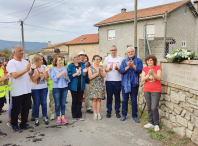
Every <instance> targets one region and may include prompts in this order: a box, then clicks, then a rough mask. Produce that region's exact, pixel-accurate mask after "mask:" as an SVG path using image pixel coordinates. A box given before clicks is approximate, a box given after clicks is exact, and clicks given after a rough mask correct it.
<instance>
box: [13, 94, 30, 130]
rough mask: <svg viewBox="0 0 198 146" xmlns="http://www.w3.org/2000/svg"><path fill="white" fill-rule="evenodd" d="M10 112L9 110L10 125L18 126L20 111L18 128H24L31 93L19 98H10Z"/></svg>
mask: <svg viewBox="0 0 198 146" xmlns="http://www.w3.org/2000/svg"><path fill="white" fill-rule="evenodd" d="M12 105H13V106H12V110H11V124H12V126H16V125H17V124H18V116H19V112H20V110H21V124H20V127H21V128H23V127H25V126H26V122H27V119H28V114H29V109H30V106H31V93H28V94H23V95H20V96H12Z"/></svg>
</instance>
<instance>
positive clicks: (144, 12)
mask: <svg viewBox="0 0 198 146" xmlns="http://www.w3.org/2000/svg"><path fill="white" fill-rule="evenodd" d="M196 1H198V0H196ZM188 2H190V0H183V1H179V2H174V3H169V4H165V5H160V6H155V7H151V8H146V9H140V10H138V12H137V17H138V18H145V17H150V16H157V15H162V14H165V12H168V13H170V12H172V11H173V10H175V9H177V8H179V7H180V6H182V5H184V4H186V3H188ZM131 19H134V11H130V12H125V13H119V14H117V15H115V16H113V17H110V18H108V19H106V20H103V21H101V22H99V23H96V24H95V25H94V26H98V25H101V24H106V23H112V22H117V21H124V20H131Z"/></svg>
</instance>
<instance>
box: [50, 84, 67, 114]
mask: <svg viewBox="0 0 198 146" xmlns="http://www.w3.org/2000/svg"><path fill="white" fill-rule="evenodd" d="M67 92H68V87H65V88H53V96H54V101H55V112H56V117H59V116H60V108H61V115H62V116H63V115H65V104H66V98H67Z"/></svg>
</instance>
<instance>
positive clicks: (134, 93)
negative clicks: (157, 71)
mask: <svg viewBox="0 0 198 146" xmlns="http://www.w3.org/2000/svg"><path fill="white" fill-rule="evenodd" d="M138 88H139V86H137V87H131V92H130V93H125V90H124V86H122V115H123V116H127V113H128V100H129V95H130V97H131V109H132V117H133V118H137V111H138V110H137V95H138Z"/></svg>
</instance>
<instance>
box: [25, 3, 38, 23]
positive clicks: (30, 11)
mask: <svg viewBox="0 0 198 146" xmlns="http://www.w3.org/2000/svg"><path fill="white" fill-rule="evenodd" d="M34 2H35V0H34V1H33V3H32V6H31V8H30V11H29V12H28V14H27V16H26V17H25V19H24V20H23V22H25V20H26V19H27V18H28V16H29V14H30V12H31V10H32V7H33V5H34Z"/></svg>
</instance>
